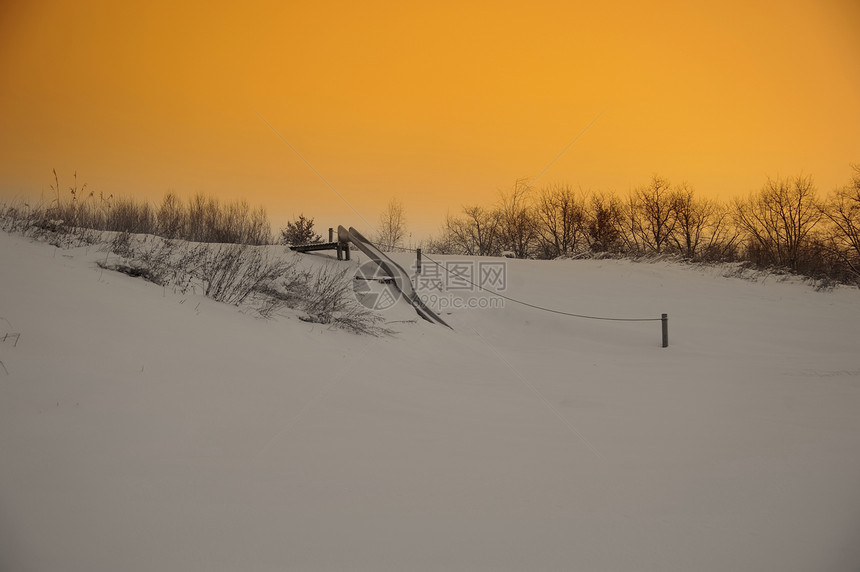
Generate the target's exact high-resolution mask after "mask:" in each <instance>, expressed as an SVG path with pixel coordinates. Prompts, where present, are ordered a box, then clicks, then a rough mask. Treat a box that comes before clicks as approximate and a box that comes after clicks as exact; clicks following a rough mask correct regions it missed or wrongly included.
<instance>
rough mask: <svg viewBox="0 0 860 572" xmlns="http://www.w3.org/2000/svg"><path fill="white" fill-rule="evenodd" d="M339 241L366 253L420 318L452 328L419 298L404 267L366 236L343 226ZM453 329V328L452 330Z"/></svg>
mask: <svg viewBox="0 0 860 572" xmlns="http://www.w3.org/2000/svg"><path fill="white" fill-rule="evenodd" d="M337 239H338V241H339V242H351V243H352V244H354V245H355V246H356V247H357V248H358V249H359V250H361V251H362V252H363V253H365V254H366V255H367V256H368V258H370V259H371V260H372V261H374V262H375V263H376V264H377V265H379V267H380V268H381V269H382V270H383V271H384V272H385V273H386V274H388V275H389V276H391V278H392V279H393V280H394V286H395V287H396V288H397V290H398V291H399V292H400V293H401V294H402V295H403V297H404V299H406V301H407V302H409V304H410V305H411V306H412V307H413V308H415V311H416V312H417V313H418V315H419V316H421V317H422V318H424V319H425V320H427V321H428V322H431V323H434V324H441V325H443V326H447V327H448V328H451V326H449V325H448V324H447V323H446V322H445V320H443V319H442V318H440V317H439V316H438V315H436V313H435V312H434V311H433V310H431V309H430V308H428V307H427V305H426V304H425V303H424V302H423V301H422V300H421V298H420V297H419V296H418V293H417V292H416V291H415V288H413V287H412V281H411V280H409V274H408V273H407V272H406V270H404V269H403V267H402V266H400V265H399V264H397V263H396V262H394V261H393V260H391V258H389V257H388V256H387V255H386V254H385V253H384V252H382V251H381V250H379V249H378V248H377V247H376V246H375V245H374V244H373V243H372V242H370V241H369V240H367V239H366V238H364V236H363V235H362V234H361V233H360V232H358V231H357V230H355V229H354V228H352V227H349V230H347V229H345V228H344V227H342V226H339V227H337ZM451 329H453V328H451Z"/></svg>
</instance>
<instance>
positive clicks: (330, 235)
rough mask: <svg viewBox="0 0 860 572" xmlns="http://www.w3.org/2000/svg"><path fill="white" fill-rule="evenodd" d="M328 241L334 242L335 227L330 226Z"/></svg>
mask: <svg viewBox="0 0 860 572" xmlns="http://www.w3.org/2000/svg"><path fill="white" fill-rule="evenodd" d="M328 241H329V242H334V229H333V228H332V227H328Z"/></svg>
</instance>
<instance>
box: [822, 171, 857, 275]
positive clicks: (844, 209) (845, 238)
mask: <svg viewBox="0 0 860 572" xmlns="http://www.w3.org/2000/svg"><path fill="white" fill-rule="evenodd" d="M851 168H852V169H853V170H854V174H853V176H852V179H851V183H849V184H848V185H845V186H844V187H841V188H839V189H836V190H834V191H833V192H831V193H830V196H829V197H828V198H827V202H826V203H824V204H823V205H822V208H821V212H822V214H823V216H824V217H825V218H826V219H827V222H828V229H827V245H828V247H829V248H828V250H830V252H831V254H833V255H835V256H836V258H837V259H838V260H839V261H840V262H841V263H842V264H844V265H845V266H846V267H847V268H848V271H849V272H850V273H851V274H852V275H853V276H854V277H855V279H857V278H860V164H858V165H851Z"/></svg>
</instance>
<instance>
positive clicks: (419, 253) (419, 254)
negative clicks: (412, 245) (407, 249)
mask: <svg viewBox="0 0 860 572" xmlns="http://www.w3.org/2000/svg"><path fill="white" fill-rule="evenodd" d="M415 253H416V254H417V255H418V263H417V268H418V274H421V249H420V248H418V249H416V250H415Z"/></svg>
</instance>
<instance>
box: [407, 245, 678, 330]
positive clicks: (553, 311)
mask: <svg viewBox="0 0 860 572" xmlns="http://www.w3.org/2000/svg"><path fill="white" fill-rule="evenodd" d="M395 248H397V249H400V250H403V251H406V252H412V250H411V249H407V248H403V247H395ZM421 258H422V259H424V258H426V259H427V260H429V261H430V262H432V263H433V264H435V265H436V266H438V267H439V268H440V269H441V270H443V271H444V272H446V273H448V274H450V275H451V276H454V277H456V278H457V279H458V280H464V281H466V282H468V283H469V284H471V285H472V286H474V287H475V288H478V289H479V290H482V291H484V292H486V293H488V294H491V295H493V296H498V297H499V298H502V299H504V300H508V301H509V302H513V303H515V304H520V305H523V306H526V307H529V308H534V309H535V310H541V311H543V312H550V313H552V314H559V315H561V316H569V317H571V318H583V319H586V320H603V321H607V322H660V321H662V320H663V318H610V317H607V316H590V315H588V314H576V313H573V312H564V311H562V310H556V309H555V308H547V307H546V306H540V305H538V304H532V303H531V302H526V301H524V300H517V299H516V298H512V297H510V296H506V295H504V294H500V293H499V292H496V291H495V290H492V289H489V288H486V287H484V286H481V285H480V284H476V283H475V282H473V281H472V280H470V279H469V278H467V277H466V276H463V275H461V274H457V273H455V272H453V271H451V270H450V269H448V268H447V267H445V266H444V265H443V264H442V263H440V262H438V261H436V260H434V259H433V258H432V257H430V256H427V255H426V254H424V252H422V253H421Z"/></svg>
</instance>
